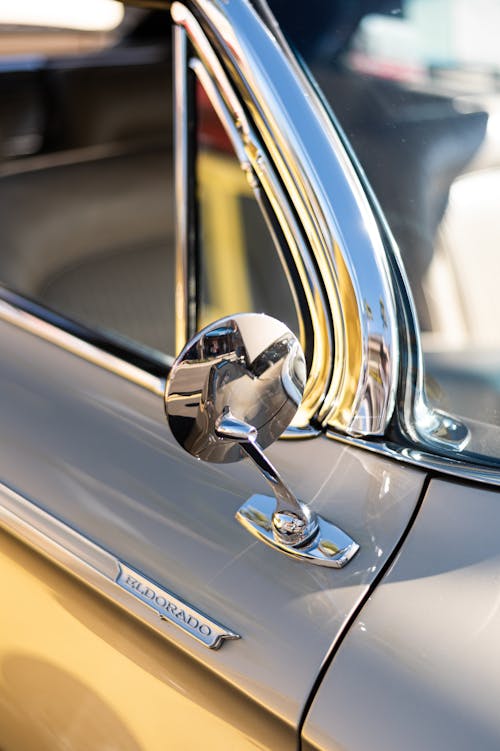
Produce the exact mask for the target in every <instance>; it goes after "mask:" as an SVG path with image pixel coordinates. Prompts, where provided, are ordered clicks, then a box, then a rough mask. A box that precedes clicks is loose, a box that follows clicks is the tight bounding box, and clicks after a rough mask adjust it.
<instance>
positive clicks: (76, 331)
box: [0, 286, 173, 398]
mask: <svg viewBox="0 0 500 751" xmlns="http://www.w3.org/2000/svg"><path fill="white" fill-rule="evenodd" d="M0 320H1V321H5V322H6V323H9V324H12V325H13V326H16V327H17V328H20V329H23V331H26V332H28V333H29V334H33V335H34V336H36V337H38V338H39V339H43V340H45V341H46V342H49V343H50V344H54V345H55V346H57V347H60V348H61V349H64V350H66V351H67V352H70V353H71V354H73V355H76V356H77V357H80V358H81V359H83V360H86V361H87V362H90V363H92V364H93V365H97V366H98V367H100V368H103V369H104V370H107V371H109V372H110V373H114V374H115V375H118V376H120V378H124V379H125V380H127V381H131V382H132V383H135V384H136V385H137V386H140V387H141V388H143V389H146V390H147V391H150V392H151V393H153V394H155V395H156V396H161V397H162V398H163V394H164V392H165V383H166V379H167V375H168V371H169V369H170V366H171V364H172V362H173V360H172V358H170V357H168V356H167V355H162V354H161V353H159V352H158V353H156V352H155V351H154V350H149V349H148V348H146V347H140V346H139V345H137V346H134V344H135V343H132V342H130V343H129V342H128V341H127V342H125V341H124V340H122V339H121V338H119V337H116V338H115V337H112V336H111V335H107V334H104V333H101V332H96V331H93V330H90V329H87V328H86V327H84V326H81V325H80V324H77V323H75V322H73V321H71V320H70V319H68V318H65V317H64V316H61V315H60V314H58V313H53V312H52V311H50V310H48V309H47V308H44V307H43V306H42V305H39V304H38V303H34V302H32V301H31V300H29V299H28V298H26V297H24V296H22V295H20V294H17V293H15V292H12V291H10V290H8V289H7V288H5V287H2V286H0Z"/></svg>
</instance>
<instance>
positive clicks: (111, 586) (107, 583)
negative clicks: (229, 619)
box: [0, 483, 240, 649]
mask: <svg viewBox="0 0 500 751" xmlns="http://www.w3.org/2000/svg"><path fill="white" fill-rule="evenodd" d="M0 527H2V528H3V529H5V530H7V531H8V532H10V533H11V534H13V535H14V536H15V537H17V538H18V539H20V540H21V541H22V542H24V543H26V544H28V545H29V546H30V547H32V548H34V549H35V550H37V551H38V552H39V553H42V555H44V556H46V557H47V558H48V559H49V560H50V561H52V562H54V563H56V564H57V565H59V566H62V567H63V568H64V569H65V570H66V571H69V573H71V574H73V575H74V576H77V577H78V578H79V579H80V580H81V581H83V582H84V583H85V584H88V585H89V586H91V587H92V588H93V589H95V590H97V591H98V592H99V593H100V594H102V595H104V596H105V597H107V598H108V599H110V600H111V601H112V602H114V603H115V604H117V605H119V606H120V607H122V608H123V609H125V610H126V611H127V612H128V613H130V614H131V615H133V616H134V617H136V618H139V620H141V621H142V622H143V623H145V624H147V625H148V626H150V627H152V628H153V629H154V630H155V631H157V632H158V633H159V634H161V635H162V636H164V637H167V638H168V636H169V631H168V628H165V626H166V625H167V626H168V625H169V624H173V625H174V626H176V627H177V628H179V629H181V630H182V631H183V632H184V633H187V634H189V636H191V637H193V638H194V639H196V640H197V641H198V642H199V643H200V644H203V645H204V646H205V647H208V648H209V649H218V648H219V647H220V646H221V645H222V643H223V642H224V641H225V640H226V639H239V638H240V637H239V635H238V634H236V633H234V632H233V631H230V630H229V629H227V628H225V627H224V626H221V625H220V624H219V623H216V622H215V621H213V620H212V619H210V618H207V617H206V616H205V615H203V614H202V613H200V612H199V611H197V610H196V609H194V608H192V607H191V606H190V605H188V604H187V603H185V602H184V601H182V600H180V599H179V598H178V597H176V596H175V595H173V594H172V593H171V592H169V591H168V590H166V589H164V588H163V587H159V586H158V585H157V584H156V583H155V582H153V581H151V580H149V579H147V578H146V577H144V576H143V575H142V574H140V573H138V572H137V571H135V570H134V569H132V568H130V566H128V565H127V564H125V563H123V562H122V561H119V560H118V559H117V558H115V556H113V555H112V554H111V553H109V552H108V551H107V550H105V549H104V548H101V547H100V546H99V545H96V544H95V543H94V542H92V541H91V540H89V539H88V538H87V537H84V536H83V535H81V534H80V533H79V532H77V531H76V530H74V529H72V528H71V527H70V526H68V525H67V524H65V523H64V522H62V521H60V520H59V519H56V518H55V517H54V516H52V515H51V514H49V513H48V512H47V511H44V510H43V509H41V508H40V507H39V506H37V505H36V504H34V503H33V502H32V501H30V500H28V499H27V498H25V497H23V496H22V495H20V494H19V493H16V492H15V491H14V490H12V489H11V488H9V487H8V486H7V485H5V484H3V483H0ZM158 616H159V617H158Z"/></svg>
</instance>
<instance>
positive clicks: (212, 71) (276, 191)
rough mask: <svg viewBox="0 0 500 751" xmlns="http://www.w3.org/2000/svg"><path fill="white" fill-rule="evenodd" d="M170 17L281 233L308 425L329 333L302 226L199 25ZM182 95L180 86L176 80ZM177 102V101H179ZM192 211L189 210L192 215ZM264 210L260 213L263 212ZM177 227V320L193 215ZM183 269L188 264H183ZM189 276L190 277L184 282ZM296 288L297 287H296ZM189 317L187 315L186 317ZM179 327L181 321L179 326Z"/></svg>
mask: <svg viewBox="0 0 500 751" xmlns="http://www.w3.org/2000/svg"><path fill="white" fill-rule="evenodd" d="M171 12H172V17H173V19H174V21H175V23H176V25H178V26H180V27H182V28H183V29H185V30H186V32H187V35H188V37H189V40H190V42H191V43H192V45H193V47H194V49H195V51H196V54H197V55H198V56H199V59H197V58H192V59H191V60H190V61H189V66H190V68H191V69H192V70H193V72H194V73H195V75H196V76H197V78H198V80H199V81H200V83H201V85H202V86H203V88H204V90H205V92H206V94H207V96H208V97H209V99H210V102H211V104H212V106H213V107H214V109H215V111H216V112H217V114H218V116H219V118H220V120H221V123H222V125H223V127H224V128H225V130H226V133H227V134H228V137H229V139H230V140H231V143H232V145H233V147H234V150H235V153H236V155H237V157H238V159H239V161H240V164H241V167H242V169H243V171H244V172H245V174H246V175H247V179H248V181H249V183H250V185H251V187H252V189H253V191H254V194H255V197H256V199H257V201H258V203H259V205H260V206H261V208H264V207H263V203H262V200H261V197H260V193H261V191H262V192H263V193H264V194H265V195H266V197H267V199H268V201H269V203H270V205H271V207H272V211H273V212H274V214H275V217H276V219H277V221H278V223H279V225H280V228H281V230H282V232H283V236H284V238H285V240H286V243H287V245H288V248H289V252H290V254H291V256H292V258H293V264H294V267H295V268H294V274H293V276H294V278H296V279H297V280H298V284H297V283H296V284H295V285H291V290H290V294H291V295H292V296H293V298H294V301H295V307H296V311H297V317H298V322H299V327H300V341H301V344H302V346H303V348H304V351H305V352H306V356H307V361H308V378H307V383H306V387H305V393H304V398H303V401H302V404H301V408H300V411H299V413H298V414H297V416H296V418H295V421H294V425H295V427H300V428H304V429H308V425H309V420H310V418H311V417H312V416H313V415H314V414H315V413H316V412H317V411H318V409H319V405H320V404H321V403H322V401H323V397H324V394H325V391H326V388H327V384H328V383H329V379H330V377H331V366H332V358H333V331H332V325H331V321H330V316H329V312H328V301H327V299H326V297H325V294H324V292H323V286H322V282H321V279H320V276H319V274H318V270H317V265H316V262H315V259H314V256H313V254H312V252H311V250H310V248H309V245H308V243H307V240H306V239H305V237H304V230H303V228H302V227H301V225H300V223H299V222H298V221H297V218H296V214H295V207H294V205H293V203H292V202H291V201H290V198H289V197H288V196H287V194H286V191H284V190H283V187H282V182H281V175H280V174H279V170H277V168H276V165H274V164H273V162H272V160H271V159H270V158H269V156H268V154H267V152H266V149H265V148H264V147H263V145H262V143H261V139H260V138H259V137H258V135H257V132H256V129H255V128H254V127H253V125H252V123H251V122H250V120H249V118H248V116H247V114H246V110H245V108H244V107H243V106H242V104H241V102H240V99H239V96H238V93H237V89H235V88H234V87H233V85H232V84H231V83H230V81H229V78H228V76H227V75H226V73H225V71H224V68H223V67H222V65H221V64H220V61H219V59H218V57H217V55H216V54H215V52H214V50H213V47H212V45H211V44H210V42H209V41H208V39H207V36H206V34H205V33H204V31H203V30H202V28H201V26H200V24H199V23H198V21H197V20H196V18H195V17H194V16H193V14H192V13H191V12H190V11H189V10H188V9H187V8H186V7H185V6H184V5H182V4H180V3H178V2H175V3H173V4H172V9H171ZM182 86H183V88H182V91H183V92H184V93H185V84H182ZM180 101H181V100H180ZM182 102H183V104H179V107H182V110H183V112H185V111H187V107H188V104H189V102H188V101H187V100H185V99H184V98H182ZM180 122H181V123H184V131H183V132H184V140H182V138H181V134H180V133H179V135H178V141H177V147H176V154H175V158H176V162H177V163H178V164H179V166H178V168H177V174H178V175H179V176H181V175H183V178H182V180H181V181H180V183H181V184H183V185H184V186H185V189H184V199H186V198H187V197H188V194H187V193H186V190H187V186H188V180H187V177H188V174H189V172H190V171H192V170H193V169H194V165H193V163H192V155H191V154H190V153H189V150H188V149H187V140H188V134H187V124H186V122H185V120H182V119H181V120H180ZM193 213H194V212H191V214H193ZM264 214H266V211H264ZM180 221H182V223H183V228H180V231H179V234H178V237H179V238H182V242H180V244H179V245H178V246H177V253H178V259H179V260H178V268H183V269H184V272H183V274H181V275H179V276H178V280H177V281H178V287H177V293H178V294H179V298H178V304H179V310H180V311H181V319H182V320H184V321H185V320H186V314H185V311H186V309H187V308H188V307H189V304H188V302H187V301H188V298H189V299H191V297H192V290H191V286H192V284H193V282H192V280H193V277H194V269H192V270H191V273H189V268H186V259H187V258H188V257H190V258H191V267H193V266H194V263H195V261H194V258H193V256H192V255H191V256H190V255H189V253H190V250H189V247H188V231H187V225H188V223H189V221H192V222H194V217H193V216H192V215H190V216H189V217H188V216H187V215H183V216H182V217H180ZM277 249H278V254H279V256H280V258H281V260H282V263H283V265H284V268H285V271H286V273H287V277H289V276H290V272H291V269H289V268H288V266H287V263H286V262H285V260H284V258H283V257H282V256H283V254H282V251H281V249H280V248H279V244H278V248H277ZM187 265H188V267H189V263H188V264H187ZM190 280H191V281H190ZM299 286H300V288H299ZM192 319H193V317H191V321H192ZM187 328H188V332H187V335H186V337H185V339H184V341H183V342H182V343H179V349H180V346H183V345H184V343H185V341H186V340H187V338H189V336H193V335H194V334H195V332H196V328H195V327H194V325H193V323H191V325H188V326H187ZM181 329H182V330H183V325H181Z"/></svg>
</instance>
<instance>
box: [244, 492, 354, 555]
mask: <svg viewBox="0 0 500 751" xmlns="http://www.w3.org/2000/svg"><path fill="white" fill-rule="evenodd" d="M275 505H276V504H275V499H274V498H271V497H270V496H266V495H260V494H256V495H253V496H252V497H251V498H249V499H248V501H247V502H246V503H244V504H243V506H242V507H241V508H240V509H239V510H238V511H237V513H236V518H237V520H238V521H239V522H240V524H242V525H243V526H244V527H245V528H246V529H248V531H249V532H251V533H252V534H253V535H255V536H256V537H258V538H259V539H260V540H262V541H263V542H265V543H266V544H267V545H270V546H271V547H274V548H276V547H277V548H279V550H281V551H282V552H283V553H286V554H287V555H289V556H291V557H292V558H295V559H296V560H298V561H303V562H308V563H314V564H316V565H317V566H329V567H331V568H343V567H344V566H345V565H346V563H349V561H350V560H351V559H352V558H353V557H354V556H355V555H356V553H357V552H358V550H359V545H358V544H357V543H356V542H354V540H353V539H352V538H351V537H349V535H346V533H345V532H343V531H342V530H341V529H339V528H338V527H336V526H335V525H334V524H331V523H330V522H328V521H326V520H325V519H323V518H322V517H321V516H319V517H316V518H317V520H318V528H317V531H316V534H314V535H313V537H312V539H311V538H309V539H308V540H306V541H305V542H303V543H302V544H301V545H300V546H294V545H290V544H287V543H285V542H282V541H281V540H280V539H279V538H277V536H276V533H275V515H276V512H275V510H274V509H275Z"/></svg>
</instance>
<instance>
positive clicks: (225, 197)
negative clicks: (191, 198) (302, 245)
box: [197, 152, 252, 327]
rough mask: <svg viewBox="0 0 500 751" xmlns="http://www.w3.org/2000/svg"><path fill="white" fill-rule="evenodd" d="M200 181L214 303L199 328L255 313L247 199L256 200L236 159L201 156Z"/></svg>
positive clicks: (207, 269)
mask: <svg viewBox="0 0 500 751" xmlns="http://www.w3.org/2000/svg"><path fill="white" fill-rule="evenodd" d="M197 178H198V190H199V201H200V215H201V227H202V238H201V244H202V250H201V253H202V257H203V260H202V269H203V271H202V273H203V274H204V275H205V276H206V279H207V283H208V285H207V286H208V290H209V296H210V301H211V302H210V305H208V306H207V305H201V306H200V311H199V316H200V320H199V324H200V327H201V326H206V325H207V324H209V323H211V322H212V321H214V320H216V319H217V318H221V317H222V316H224V315H231V314H233V313H241V312H249V311H251V310H252V300H251V294H250V280H249V276H248V272H247V268H248V265H247V264H248V262H247V255H246V250H245V238H244V229H243V216H242V212H241V197H242V196H252V191H251V188H250V186H249V185H248V183H247V181H246V178H245V175H244V174H243V172H242V170H241V167H240V165H239V163H238V162H237V160H236V157H232V156H221V155H220V154H213V153H210V152H201V153H200V154H199V156H198V160H197Z"/></svg>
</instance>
